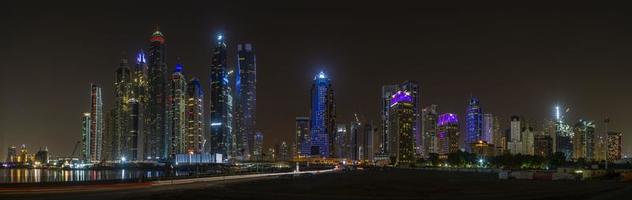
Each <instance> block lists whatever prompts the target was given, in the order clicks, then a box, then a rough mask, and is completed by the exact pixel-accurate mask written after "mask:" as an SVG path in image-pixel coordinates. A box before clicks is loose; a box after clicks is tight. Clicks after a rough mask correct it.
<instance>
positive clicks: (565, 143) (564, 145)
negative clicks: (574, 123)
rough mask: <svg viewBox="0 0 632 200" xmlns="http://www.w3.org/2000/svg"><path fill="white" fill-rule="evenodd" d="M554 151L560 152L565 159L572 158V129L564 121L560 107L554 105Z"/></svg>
mask: <svg viewBox="0 0 632 200" xmlns="http://www.w3.org/2000/svg"><path fill="white" fill-rule="evenodd" d="M555 119H556V120H555V134H556V137H555V152H562V153H564V156H566V159H567V160H570V159H572V158H573V143H572V138H573V130H572V129H571V127H570V126H569V125H568V124H566V123H565V122H564V115H562V113H561V111H560V107H559V106H556V107H555Z"/></svg>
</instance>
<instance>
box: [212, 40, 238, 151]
mask: <svg viewBox="0 0 632 200" xmlns="http://www.w3.org/2000/svg"><path fill="white" fill-rule="evenodd" d="M226 61H227V47H226V43H225V42H224V37H223V36H222V35H218V36H217V41H216V45H215V49H214V50H213V55H212V56H211V67H210V68H211V76H210V82H211V89H210V93H211V99H210V102H209V103H210V109H211V111H210V119H209V124H210V131H211V152H212V153H219V154H222V155H224V158H225V159H227V158H229V156H232V155H231V151H232V150H234V148H233V144H234V140H233V134H232V133H233V130H232V129H233V125H232V105H233V102H232V95H231V89H230V85H229V84H230V76H229V70H228V66H227V63H226Z"/></svg>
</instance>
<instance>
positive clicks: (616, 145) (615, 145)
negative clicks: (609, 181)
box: [607, 131, 623, 162]
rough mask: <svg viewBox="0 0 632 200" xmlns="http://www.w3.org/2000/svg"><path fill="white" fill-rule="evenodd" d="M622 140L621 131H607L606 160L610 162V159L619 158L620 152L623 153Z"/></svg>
mask: <svg viewBox="0 0 632 200" xmlns="http://www.w3.org/2000/svg"><path fill="white" fill-rule="evenodd" d="M622 142H623V133H621V132H614V131H609V132H608V139H607V144H608V154H607V159H608V161H610V162H611V161H616V160H621V154H622V153H623V152H622Z"/></svg>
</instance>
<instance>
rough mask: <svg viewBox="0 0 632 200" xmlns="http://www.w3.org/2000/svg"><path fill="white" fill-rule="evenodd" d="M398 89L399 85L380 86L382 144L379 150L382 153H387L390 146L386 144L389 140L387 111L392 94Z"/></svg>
mask: <svg viewBox="0 0 632 200" xmlns="http://www.w3.org/2000/svg"><path fill="white" fill-rule="evenodd" d="M397 91H399V85H385V86H382V114H381V115H382V116H381V117H382V140H381V142H382V144H381V148H380V151H381V153H383V154H388V149H389V148H390V147H389V146H388V145H389V143H390V141H389V140H388V139H389V138H390V135H391V134H390V127H389V123H390V121H389V116H388V114H389V111H390V107H391V99H392V98H393V95H394V94H395V93H396V92H397Z"/></svg>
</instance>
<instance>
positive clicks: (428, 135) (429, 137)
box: [421, 104, 439, 157]
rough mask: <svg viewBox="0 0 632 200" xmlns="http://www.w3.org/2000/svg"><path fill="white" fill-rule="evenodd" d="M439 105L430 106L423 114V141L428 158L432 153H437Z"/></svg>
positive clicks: (425, 154)
mask: <svg viewBox="0 0 632 200" xmlns="http://www.w3.org/2000/svg"><path fill="white" fill-rule="evenodd" d="M438 117H439V113H438V112H437V105H434V104H433V105H430V106H428V107H426V108H424V109H423V111H422V114H421V121H422V131H421V132H422V135H423V137H422V140H423V152H424V153H423V155H424V156H425V157H428V156H429V154H431V153H437V118H438Z"/></svg>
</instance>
